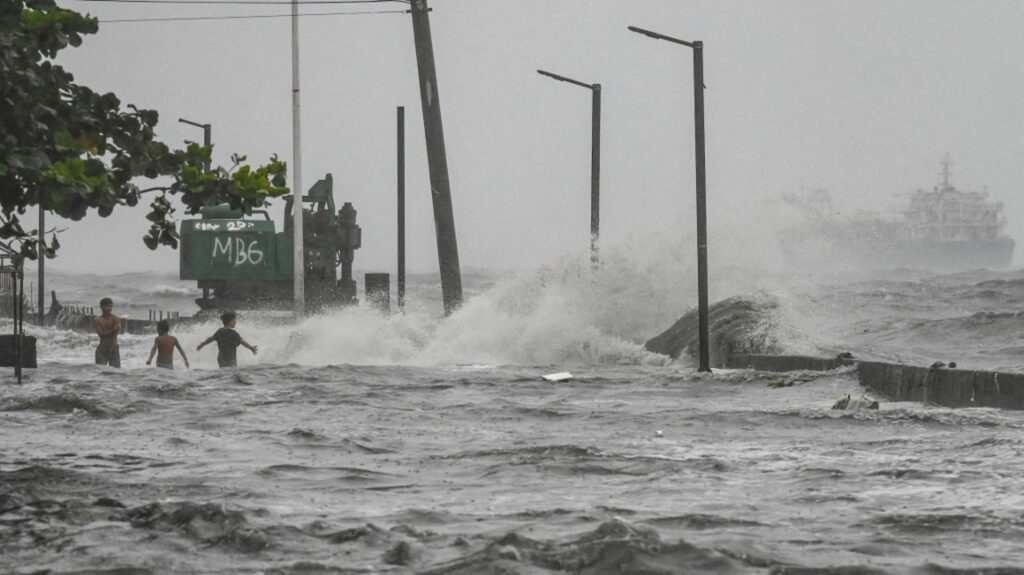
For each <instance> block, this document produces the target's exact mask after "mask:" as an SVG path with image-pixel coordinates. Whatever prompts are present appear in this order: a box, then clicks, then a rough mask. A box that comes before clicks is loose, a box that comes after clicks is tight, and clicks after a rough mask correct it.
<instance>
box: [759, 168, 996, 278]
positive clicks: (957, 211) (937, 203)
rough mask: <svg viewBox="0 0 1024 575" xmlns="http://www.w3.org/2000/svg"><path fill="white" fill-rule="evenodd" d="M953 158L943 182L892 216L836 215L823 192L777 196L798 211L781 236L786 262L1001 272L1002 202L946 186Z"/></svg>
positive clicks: (985, 194)
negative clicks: (793, 223) (794, 221)
mask: <svg viewBox="0 0 1024 575" xmlns="http://www.w3.org/2000/svg"><path fill="white" fill-rule="evenodd" d="M951 163H952V162H951V161H950V160H949V157H948V156H947V157H946V158H945V159H944V160H943V161H942V183H941V184H939V185H937V186H934V187H933V188H932V190H930V191H926V190H918V191H916V192H914V193H913V194H912V196H911V197H910V201H909V203H908V204H907V205H906V206H905V207H904V208H903V209H902V210H901V211H900V212H899V213H898V214H896V215H895V216H894V217H882V216H880V215H878V214H874V213H865V212H859V213H856V214H853V215H849V216H840V215H838V213H837V211H836V210H835V209H834V207H833V206H832V202H831V197H830V196H829V194H828V192H827V191H825V190H820V189H819V190H815V191H813V192H811V193H810V194H806V195H800V196H797V195H792V194H788V195H785V196H783V199H784V200H785V201H786V202H787V203H788V204H790V205H792V206H794V207H796V208H798V209H799V210H800V211H801V212H802V213H803V215H804V218H803V221H801V222H800V223H799V224H797V225H796V226H793V227H790V228H787V229H784V230H782V231H781V232H780V233H779V244H780V247H781V249H782V254H783V257H784V258H785V260H786V263H787V265H789V266H791V267H794V268H802V269H822V268H824V269H830V270H842V269H893V268H910V269H924V270H934V271H964V270H973V269H993V270H994V269H1002V268H1006V267H1007V266H1009V265H1010V260H1011V258H1012V257H1013V249H1014V241H1013V239H1012V238H1010V237H1009V236H1007V235H1006V233H1005V232H1004V229H1005V227H1006V219H1005V218H1004V217H1003V215H1002V210H1003V204H1002V203H1001V202H994V201H990V200H989V197H988V192H985V191H980V192H975V191H963V190H959V189H957V188H955V187H954V186H953V185H952V184H951V183H950V165H951Z"/></svg>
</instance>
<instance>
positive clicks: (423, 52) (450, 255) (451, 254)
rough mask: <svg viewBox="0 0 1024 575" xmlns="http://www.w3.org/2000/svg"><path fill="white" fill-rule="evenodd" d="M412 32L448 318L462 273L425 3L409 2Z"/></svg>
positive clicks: (455, 305) (459, 298)
mask: <svg viewBox="0 0 1024 575" xmlns="http://www.w3.org/2000/svg"><path fill="white" fill-rule="evenodd" d="M411 6H412V10H411V12H412V32H413V39H414V41H415V45H416V66H417V68H418V69H419V76H420V103H421V105H422V107H423V131H424V133H425V134H426V138H427V163H428V167H429V169H430V197H431V199H432V201H433V205H434V230H435V233H436V234H437V259H438V264H439V267H440V271H441V292H442V296H443V297H444V313H445V315H451V314H452V313H453V312H455V310H457V309H459V306H461V305H462V273H461V271H460V270H459V246H458V242H457V241H456V239H455V215H454V213H453V211H452V191H451V185H450V182H449V180H448V157H447V155H446V153H445V148H444V126H443V124H442V122H441V102H440V97H439V96H438V89H437V70H436V68H435V66H434V43H433V40H432V38H431V36H430V19H429V12H430V8H428V7H427V0H412V4H411Z"/></svg>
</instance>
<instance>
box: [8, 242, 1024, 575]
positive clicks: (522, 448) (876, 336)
mask: <svg viewBox="0 0 1024 575" xmlns="http://www.w3.org/2000/svg"><path fill="white" fill-rule="evenodd" d="M607 265H608V267H609V268H610V270H609V276H608V277H615V278H619V279H617V280H616V281H615V282H613V281H607V282H602V280H601V279H600V278H597V279H594V278H589V277H587V276H586V274H584V273H578V271H576V270H542V271H541V272H539V273H538V274H534V275H531V276H529V277H517V278H506V279H500V280H495V281H494V282H493V283H491V284H488V285H484V286H478V287H479V288H480V289H478V290H477V291H476V292H475V293H474V295H473V297H472V298H471V300H470V301H469V303H468V304H467V306H466V308H465V309H464V310H463V311H462V312H460V313H459V314H457V315H456V316H455V317H452V318H449V319H447V320H441V319H440V318H438V317H437V314H436V312H427V311H423V310H425V309H427V308H430V309H433V308H432V307H431V306H433V303H435V302H430V303H429V304H423V309H422V310H421V309H417V308H416V307H415V305H416V304H415V303H413V308H412V309H410V311H409V312H408V313H407V314H406V315H404V316H391V317H381V316H377V315H375V314H373V313H371V312H369V311H367V310H349V311H345V312H339V313H336V314H332V315H330V316H325V317H319V318H312V319H310V320H307V321H305V322H303V323H301V324H299V325H284V324H281V322H280V321H274V320H273V319H272V318H265V317H264V318H261V317H259V316H255V315H243V317H242V321H241V322H240V325H239V330H240V331H241V332H242V333H243V335H244V336H246V337H247V339H249V340H250V341H253V342H254V343H257V344H259V345H260V346H261V354H260V355H258V356H256V357H253V356H250V355H242V354H240V359H241V360H242V367H241V369H239V370H237V371H218V370H216V369H213V366H214V356H215V352H214V351H212V350H211V351H210V352H209V353H206V351H207V350H204V353H203V354H201V355H199V356H196V354H195V353H194V352H193V351H192V350H194V348H195V344H196V343H198V341H199V340H200V339H201V338H203V337H205V336H206V335H208V332H209V333H212V331H213V328H214V326H213V325H212V324H210V325H202V326H195V327H190V328H188V329H183V330H181V331H180V332H179V333H178V334H177V335H178V336H179V337H180V338H181V339H182V340H183V341H184V342H185V344H186V350H188V351H189V352H190V355H191V356H192V359H193V366H194V369H193V370H191V371H185V370H181V369H179V370H178V371H175V372H169V371H165V370H156V369H149V368H146V367H145V366H144V365H143V362H144V360H145V354H146V353H147V352H148V349H149V345H150V342H151V338H149V337H141V336H138V337H125V338H124V339H123V341H122V355H123V356H124V357H125V365H126V369H124V370H113V369H108V368H99V367H96V366H93V365H90V364H89V359H90V356H91V353H92V346H93V345H94V341H93V340H94V338H93V337H89V336H87V335H80V334H73V333H69V332H61V331H56V330H44V331H41V332H36V333H37V335H39V337H40V356H41V358H42V361H43V363H42V365H41V366H40V368H39V369H38V370H32V371H29V372H28V378H27V380H26V383H25V384H24V385H23V386H20V387H18V386H15V385H8V384H9V383H10V378H9V373H5V375H4V377H5V380H4V385H2V386H0V441H2V445H3V446H4V448H3V450H2V452H0V567H2V569H0V570H2V571H4V572H12V573H37V572H50V573H69V572H82V571H88V572H110V573H169V572H185V573H189V572H199V573H249V572H266V573H321V572H326V573H334V572H340V573H345V572H374V571H388V572H397V573H407V572H408V573H413V572H414V573H459V574H462V573H465V574H470V573H549V572H582V573H617V572H624V573H822V572H833V573H921V574H924V573H928V574H931V573H935V574H946V573H987V574H995V573H1018V572H1024V571H1022V569H1021V567H1020V566H1024V545H1021V543H1020V542H1021V541H1022V540H1024V458H1022V455H1024V414H1021V413H1017V412H1008V411H998V410H989V409H958V410H953V409H946V408H939V407H934V406H927V405H922V404H917V403H890V402H885V401H883V402H882V405H881V409H879V410H878V411H863V410H862V411H835V410H832V409H831V406H832V404H833V402H834V401H835V400H836V399H837V398H839V397H840V396H842V395H844V394H846V393H851V394H857V395H859V394H860V393H863V392H864V390H863V389H862V388H861V387H860V386H859V384H858V383H857V381H856V377H855V375H854V374H852V373H848V372H835V373H827V374H811V373H807V374H790V375H789V376H787V377H788V378H789V381H791V382H794V385H792V386H791V387H781V388H775V387H769V386H768V385H767V383H768V380H769V378H770V377H774V376H770V375H768V374H758V373H754V372H746V371H718V372H716V373H715V374H714V375H712V376H707V375H703V376H702V375H699V374H697V373H696V372H695V371H693V369H692V368H691V367H689V366H688V365H686V364H685V363H683V364H667V363H666V362H665V360H664V359H663V358H660V357H657V356H653V355H652V354H648V353H646V352H644V351H643V350H642V348H641V346H640V343H642V341H643V339H644V338H645V337H644V336H647V337H649V336H650V335H654V334H655V333H657V332H658V331H660V330H661V329H664V328H665V327H667V325H668V324H671V322H672V321H674V319H675V318H676V317H677V316H678V315H679V313H681V312H682V311H683V310H684V309H685V305H683V304H680V303H679V302H676V301H675V299H676V298H677V297H678V294H675V293H674V290H672V289H669V288H668V287H662V286H663V284H665V285H668V284H669V283H670V282H669V281H664V282H653V283H652V282H649V281H647V282H646V283H645V281H644V278H645V277H646V276H645V271H644V270H638V271H637V272H636V273H634V274H632V275H631V274H629V273H622V269H615V267H614V265H615V264H614V260H612V262H611V263H610V264H607ZM616 282H620V283H616ZM622 282H624V283H622ZM984 282H990V283H984ZM172 283H173V282H172ZM81 289H82V290H83V291H85V288H81ZM161 289H163V290H164V291H165V292H166V291H167V289H169V288H166V286H165V287H164V288H161ZM735 289H736V291H738V292H743V291H744V290H748V289H757V290H763V287H758V286H750V285H748V284H744V283H742V282H739V283H737V284H736V287H735ZM172 291H173V290H172ZM720 291H724V290H720ZM1022 291H1024V282H1022V281H1021V280H1020V279H1019V277H1017V275H1014V274H1003V275H997V274H988V275H986V276H985V277H981V278H977V277H968V276H942V277H934V276H914V277H903V278H897V279H887V280H885V281H882V282H880V283H879V282H878V281H874V280H872V281H865V282H861V283H858V284H851V283H848V282H847V283H844V284H841V285H839V284H836V285H833V286H824V287H823V286H815V287H814V288H813V289H810V288H798V287H789V288H786V289H784V290H782V289H779V290H774V291H772V290H769V295H770V296H771V297H774V298H777V299H778V301H779V302H781V303H780V306H779V310H778V313H777V317H774V318H773V319H772V321H773V326H774V328H773V329H775V330H776V339H777V341H778V343H779V344H780V345H781V347H782V348H783V349H786V350H791V351H812V352H813V351H818V352H828V351H832V350H835V349H850V350H853V351H854V352H855V353H857V354H860V355H874V356H882V357H896V358H910V359H921V360H925V359H932V360H933V359H944V360H948V359H954V358H953V357H950V354H956V356H955V359H958V360H960V361H962V362H968V363H972V362H973V363H975V364H981V365H985V364H986V363H987V364H989V365H991V366H992V367H1003V368H1007V369H1016V366H1017V365H1019V363H1017V362H1018V361H1019V360H1018V359H1017V357H1016V355H1017V354H1016V352H1015V351H1014V349H1017V346H1019V345H1020V343H1019V341H1020V336H1019V335H1017V333H1016V330H1018V329H1019V324H1018V323H1016V320H1015V319H1014V318H1015V316H1013V315H1012V314H1013V308H1014V306H1015V305H1016V303H1015V302H1019V301H1021V300H1020V298H1021V295H1022V294H1021V293H1019V292H1022ZM624 293H629V294H632V295H633V296H636V297H633V298H625V297H621V296H622V294H624ZM723 295H727V294H723ZM126 298H127V294H115V301H118V300H123V299H126ZM1015 298H1017V299H1015ZM673 302H675V303H673ZM85 303H87V302H85ZM136 303H137V302H136ZM138 305H141V304H138ZM979 314H981V315H979ZM828 318H833V319H831V320H830V319H828ZM829 322H831V323H829ZM4 329H6V328H4ZM942 334H945V336H944V337H943V336H942ZM958 342H959V343H966V342H971V344H972V346H975V345H977V344H979V343H980V344H981V346H980V347H968V346H966V345H957V344H958ZM176 361H177V360H176ZM566 369H568V370H570V371H572V372H573V373H574V374H575V375H576V376H577V378H576V379H575V380H573V381H570V382H563V383H547V382H544V381H541V380H540V379H539V376H540V375H541V374H543V373H549V372H552V371H562V370H566Z"/></svg>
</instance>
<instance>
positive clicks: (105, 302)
mask: <svg viewBox="0 0 1024 575" xmlns="http://www.w3.org/2000/svg"><path fill="white" fill-rule="evenodd" d="M113 309H114V302H113V300H111V299H110V298H109V297H105V298H103V299H101V300H100V310H101V311H102V315H100V316H99V317H97V318H96V335H98V336H100V344H99V345H97V346H96V363H97V364H98V365H109V366H110V367H121V351H120V350H119V349H118V347H117V334H118V332H120V331H121V318H119V317H117V316H116V315H114V314H113V313H111V311H112V310H113Z"/></svg>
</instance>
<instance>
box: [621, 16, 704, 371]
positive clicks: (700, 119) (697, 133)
mask: <svg viewBox="0 0 1024 575" xmlns="http://www.w3.org/2000/svg"><path fill="white" fill-rule="evenodd" d="M629 31H630V32H636V33H637V34H643V35H644V36H647V37H649V38H654V39H655V40H665V41H668V42H672V43H674V44H682V45H683V46H688V47H690V48H692V49H693V109H694V127H693V129H694V137H695V141H696V152H695V155H696V163H697V168H696V174H697V292H698V304H697V322H698V326H697V329H698V331H699V338H700V356H699V359H698V364H699V365H698V368H697V369H698V370H699V371H711V366H710V363H711V361H710V357H709V356H710V345H709V342H708V339H709V338H708V227H707V181H706V172H705V170H704V43H703V42H700V41H695V42H687V41H685V40H680V39H678V38H672V37H671V36H665V35H664V34H659V33H657V32H651V31H650V30H644V29H643V28H637V27H636V26H629Z"/></svg>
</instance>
